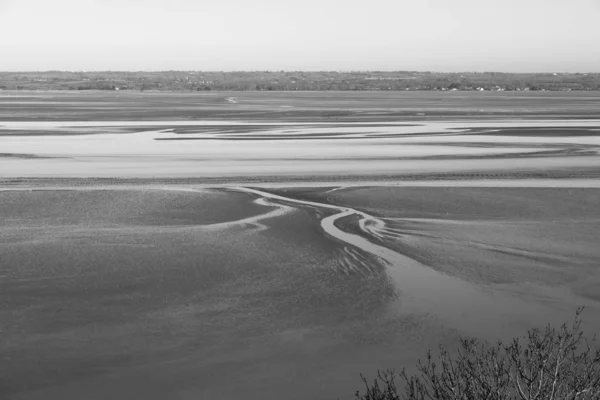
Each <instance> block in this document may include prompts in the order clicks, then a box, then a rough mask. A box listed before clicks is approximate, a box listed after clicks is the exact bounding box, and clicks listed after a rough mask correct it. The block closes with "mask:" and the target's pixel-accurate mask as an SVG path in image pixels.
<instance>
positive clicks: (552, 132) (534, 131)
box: [459, 126, 600, 138]
mask: <svg viewBox="0 0 600 400" xmlns="http://www.w3.org/2000/svg"><path fill="white" fill-rule="evenodd" d="M459 129H460V128H459ZM466 130H467V132H463V133H460V134H461V135H486V136H517V137H518V136H522V137H565V138H567V137H583V136H592V137H593V136H600V126H597V127H585V128H584V127H581V128H578V127H569V128H562V127H542V128H540V127H527V126H524V127H518V128H506V127H496V128H494V127H485V128H466Z"/></svg>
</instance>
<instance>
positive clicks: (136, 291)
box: [0, 93, 600, 400]
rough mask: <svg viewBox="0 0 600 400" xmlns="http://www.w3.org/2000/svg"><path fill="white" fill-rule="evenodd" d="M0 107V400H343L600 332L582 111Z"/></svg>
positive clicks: (385, 101) (132, 104)
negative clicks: (524, 344)
mask: <svg viewBox="0 0 600 400" xmlns="http://www.w3.org/2000/svg"><path fill="white" fill-rule="evenodd" d="M0 95H1V96H0V99H1V101H0V103H1V105H0V113H1V115H2V116H3V119H2V121H1V122H0V354H1V356H0V397H2V396H4V397H6V398H9V399H61V400H62V399H80V398H89V399H105V398H128V399H163V398H179V399H192V398H193V399H197V398H207V399H208V398H211V399H212V398H221V399H234V398H236V399H237V398H241V397H243V398H250V399H279V398H281V397H282V394H284V396H283V397H285V398H292V399H295V398H298V399H300V398H302V399H305V398H315V399H331V398H340V399H346V398H348V399H349V398H352V396H353V394H354V392H355V390H356V389H358V388H359V386H360V379H359V373H364V374H367V375H370V376H372V375H373V374H374V373H375V371H376V370H377V369H383V368H388V367H396V368H399V367H402V366H407V367H409V368H410V367H411V366H413V365H414V364H415V363H416V361H417V360H418V358H422V357H423V356H424V354H425V352H426V351H427V350H428V349H435V348H436V347H437V346H438V345H439V344H443V345H445V346H447V347H449V348H453V346H455V345H456V344H457V340H458V338H459V337H460V336H462V335H466V336H476V337H478V338H481V339H483V340H489V341H494V340H497V339H507V338H510V337H512V336H514V335H519V334H522V333H523V332H525V331H526V330H527V329H528V328H531V327H542V326H543V325H545V324H546V323H548V322H552V323H560V322H563V321H564V320H566V319H568V318H570V317H571V316H572V315H573V314H574V310H575V308H576V307H577V306H579V305H585V306H586V311H585V313H584V322H585V323H584V329H585V330H586V331H588V332H590V333H591V332H600V295H599V291H598V289H597V288H598V287H599V286H598V285H599V284H600V272H599V271H598V265H600V250H599V248H598V246H597V238H598V237H599V236H600V216H599V214H598V210H597V206H598V204H600V179H599V176H600V175H599V174H600V169H599V168H600V160H599V153H598V146H600V142H599V137H600V135H598V134H599V133H600V130H599V129H600V120H598V119H596V118H597V117H598V116H597V115H596V114H594V112H593V110H594V107H596V106H597V105H598V103H599V102H600V100H599V99H600V98H598V97H597V96H596V95H594V94H558V93H555V94H540V95H539V96H538V97H536V96H532V95H530V94H522V95H519V96H517V97H515V98H514V99H513V100H512V101H514V103H511V100H510V99H511V97H509V96H508V94H489V95H488V94H485V95H481V94H468V95H465V94H459V95H460V96H458V97H455V98H451V97H449V96H451V95H454V94H450V93H448V94H447V95H448V96H446V94H439V93H431V94H417V95H415V96H416V97H410V96H409V95H407V94H404V93H401V94H394V93H392V94H388V93H382V94H373V93H356V94H348V93H344V94H339V96H338V95H337V94H327V95H324V94H320V95H318V94H314V93H310V94H304V93H299V94H273V95H267V94H264V93H252V94H245V93H241V94H239V95H238V94H231V93H226V94H214V95H212V94H211V95H210V96H208V95H204V94H202V95H182V94H153V93H148V94H134V93H129V94H128V93H125V94H118V95H116V94H115V95H110V96H108V95H106V94H98V93H96V94H94V93H88V94H85V95H83V94H81V95H80V94H75V93H29V94H27V93H7V94H5V93H0ZM2 96H4V97H2ZM10 96H13V97H10ZM232 96H236V97H237V99H236V102H231V101H227V99H228V98H230V97H232ZM336 96H337V97H336ZM444 96H445V97H444ZM15 101H16V102H17V103H18V104H17V103H15ZM507 104H508V106H507ZM511 104H512V105H511ZM280 105H283V106H286V107H284V108H283V111H282V110H279V109H278V107H279V106H280ZM524 105H527V107H524ZM287 106H291V107H287ZM486 108H487V109H488V111H489V113H488V111H486V112H483V113H482V112H479V111H477V110H480V109H484V110H485V109H486ZM595 109H596V110H597V108H595ZM261 113H262V114H261ZM423 113H425V115H417V114H423ZM484 114H485V115H484ZM42 116H44V117H43V118H42Z"/></svg>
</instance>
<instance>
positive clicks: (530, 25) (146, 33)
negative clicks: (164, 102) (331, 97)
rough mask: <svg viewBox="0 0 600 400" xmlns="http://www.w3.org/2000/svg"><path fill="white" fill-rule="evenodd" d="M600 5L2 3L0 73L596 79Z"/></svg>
mask: <svg viewBox="0 0 600 400" xmlns="http://www.w3.org/2000/svg"><path fill="white" fill-rule="evenodd" d="M599 21H600V0H369V1H364V0H363V1H357V0H296V1H289V0H252V1H250V0H0V70H1V71H10V70H12V71H15V70H26V71H32V70H71V71H82V70H90V71H91V70H148V71H151V70H213V71H214V70H223V71H229V70H423V71H447V72H452V71H502V72H600V50H599V48H600V22H599Z"/></svg>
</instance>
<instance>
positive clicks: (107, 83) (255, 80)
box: [0, 71, 600, 91]
mask: <svg viewBox="0 0 600 400" xmlns="http://www.w3.org/2000/svg"><path fill="white" fill-rule="evenodd" d="M0 90H136V91H210V90H231V91H282V90H286V91H289V90H357V91H358V90H396V91H397V90H480V91H481V90H524V91H535V90H552V91H557V90H564V91H569V90H600V74H599V73H573V74H566V73H564V74H563V73H560V74H559V73H537V74H534V73H527V74H525V73H523V74H515V73H498V72H463V73H437V72H416V71H395V72H390V71H310V72H308V71H238V72H235V71H233V72H219V71H212V72H210V71H209V72H204V71H161V72H124V71H121V72H119V71H106V72H68V71H44V72H0Z"/></svg>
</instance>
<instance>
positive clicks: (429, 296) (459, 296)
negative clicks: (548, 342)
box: [230, 187, 573, 334]
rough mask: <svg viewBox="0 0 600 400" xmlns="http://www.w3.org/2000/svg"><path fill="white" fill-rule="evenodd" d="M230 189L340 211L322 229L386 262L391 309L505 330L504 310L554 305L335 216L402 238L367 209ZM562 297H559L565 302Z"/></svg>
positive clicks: (523, 314) (518, 312) (520, 314)
mask: <svg viewBox="0 0 600 400" xmlns="http://www.w3.org/2000/svg"><path fill="white" fill-rule="evenodd" d="M340 189H343V188H340ZM230 190H234V191H238V192H243V193H247V194H250V195H254V196H258V197H259V198H261V199H268V200H269V203H270V204H269V205H272V206H275V207H282V208H286V209H288V210H289V206H291V205H294V204H295V205H298V206H309V207H314V208H317V209H327V210H334V211H337V212H336V213H335V214H332V215H330V216H327V217H325V218H323V219H322V220H321V227H322V229H323V231H324V232H325V234H326V235H327V236H329V237H331V238H333V239H334V240H336V241H338V242H340V243H342V244H344V245H345V246H348V247H351V248H352V247H353V248H357V249H359V250H361V251H363V252H366V253H368V254H371V255H372V256H375V258H376V259H377V260H379V261H380V262H381V263H382V264H383V265H384V267H385V271H386V272H387V275H388V276H389V278H390V281H391V282H392V284H393V285H394V286H395V288H396V290H397V292H398V294H399V296H398V299H397V300H396V301H394V302H393V303H392V304H390V309H391V311H392V312H393V313H398V312H399V313H419V314H427V315H432V316H435V317H436V318H438V319H440V320H443V321H444V323H445V324H446V325H448V326H454V327H455V328H457V329H460V330H467V331H470V332H471V333H473V334H476V333H477V332H478V331H479V330H481V329H483V330H489V329H501V328H502V322H500V321H502V317H501V316H503V315H504V316H506V315H513V316H514V317H516V318H517V319H524V318H527V315H530V313H531V312H540V311H541V308H544V309H545V308H546V307H547V306H548V305H551V303H550V304H546V305H542V304H541V303H540V301H535V300H536V298H537V296H536V293H530V294H529V295H527V297H528V299H527V300H526V299H524V298H522V297H521V296H519V295H515V294H514V293H511V292H510V291H505V290H503V289H499V288H495V287H493V286H481V285H476V284H473V283H470V282H467V281H464V280H462V279H460V278H458V277H456V276H451V275H447V274H444V273H442V272H439V271H437V270H435V269H434V268H431V267H429V266H427V265H424V264H422V263H420V262H419V261H417V260H415V259H412V258H410V257H408V256H406V255H403V254H400V253H398V252H396V251H394V250H392V249H389V248H387V247H385V246H384V245H381V244H377V243H374V242H372V241H370V240H368V239H367V238H365V237H362V236H360V235H357V234H353V233H349V232H345V231H343V230H342V229H340V228H339V227H338V226H336V221H339V220H341V219H342V218H346V217H350V216H357V217H358V218H359V221H358V225H359V227H360V229H361V231H362V232H363V233H364V234H366V235H367V236H370V237H373V238H374V239H375V240H396V241H398V240H401V238H399V237H398V235H393V236H392V235H390V234H389V231H391V230H393V229H390V228H387V227H386V222H385V221H384V220H382V219H380V218H376V217H374V216H372V215H370V214H368V213H365V212H363V211H360V210H356V209H354V208H350V207H343V206H337V205H332V204H326V203H319V202H315V201H309V200H301V199H295V198H291V197H285V196H281V195H278V194H273V193H269V192H265V191H261V190H257V189H253V188H246V187H236V188H230ZM278 203H283V204H278ZM263 204H264V203H263ZM286 204H287V205H286ZM559 297H561V296H559ZM532 300H533V301H532ZM537 300H539V299H537ZM555 300H559V299H558V298H556V299H555ZM564 300H565V299H561V301H564ZM570 300H573V299H570ZM540 307H541V308H540Z"/></svg>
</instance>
